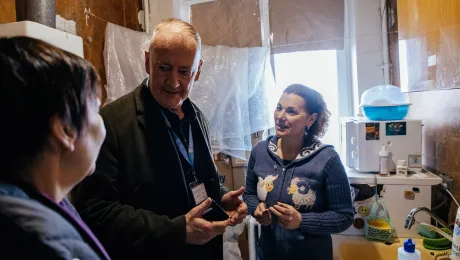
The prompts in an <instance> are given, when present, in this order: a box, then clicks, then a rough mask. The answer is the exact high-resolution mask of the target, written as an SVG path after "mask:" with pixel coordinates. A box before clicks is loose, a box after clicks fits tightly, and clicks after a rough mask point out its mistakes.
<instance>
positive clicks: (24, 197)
mask: <svg viewBox="0 0 460 260" xmlns="http://www.w3.org/2000/svg"><path fill="white" fill-rule="evenodd" d="M98 89H99V78H98V75H97V73H96V71H95V69H94V67H93V66H92V65H91V64H90V63H89V62H87V61H85V60H84V59H82V58H79V57H77V56H75V55H73V54H70V53H68V52H65V51H62V50H60V49H58V48H56V47H53V46H51V45H50V44H47V43H45V42H42V41H40V40H36V39H32V38H28V37H14V38H0V118H1V119H2V126H1V127H0V139H1V142H0V149H1V151H2V152H1V154H2V160H1V162H0V247H1V250H0V258H1V259H109V256H108V255H107V253H106V251H105V250H104V248H103V247H102V246H101V244H100V243H99V241H98V240H97V238H96V237H95V236H94V235H93V233H92V232H91V231H90V230H89V228H88V227H87V226H86V225H85V224H84V223H83V221H82V220H81V219H80V217H79V215H78V214H77V212H76V211H75V209H74V207H73V206H72V205H71V204H70V202H69V201H68V200H67V199H66V196H67V194H68V193H69V191H70V190H71V189H72V188H73V187H74V186H75V185H77V184H78V183H79V182H80V181H81V180H82V179H83V178H85V177H86V176H87V175H88V174H91V173H92V172H93V171H94V167H95V161H96V158H97V156H98V154H99V150H100V148H101V145H102V142H103V140H104V138H105V127H104V124H103V122H102V119H101V118H100V116H99V114H98V112H99V106H100V101H99V97H98V95H99V93H98Z"/></svg>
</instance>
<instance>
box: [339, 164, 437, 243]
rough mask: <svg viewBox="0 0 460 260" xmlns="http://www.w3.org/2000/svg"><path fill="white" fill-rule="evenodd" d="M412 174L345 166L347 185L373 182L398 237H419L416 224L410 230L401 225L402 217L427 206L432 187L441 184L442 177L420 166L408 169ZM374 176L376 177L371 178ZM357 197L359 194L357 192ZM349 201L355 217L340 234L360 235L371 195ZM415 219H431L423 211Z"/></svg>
mask: <svg viewBox="0 0 460 260" xmlns="http://www.w3.org/2000/svg"><path fill="white" fill-rule="evenodd" d="M411 170H412V171H413V172H414V173H413V174H411V175H410V176H408V177H407V176H396V175H391V176H383V177H382V176H378V175H374V174H367V173H359V172H357V171H356V170H355V169H350V168H347V169H346V171H347V176H348V181H349V182H350V184H351V186H352V187H353V186H355V187H356V185H365V186H364V188H365V187H366V186H369V187H371V188H372V189H373V187H375V185H374V184H375V182H376V181H377V187H378V189H377V192H378V195H380V196H381V197H382V198H383V200H384V201H385V206H386V208H387V210H388V214H389V215H390V219H391V222H392V224H393V226H394V228H395V231H396V236H397V237H400V238H406V237H412V238H414V237H419V235H418V234H417V225H414V226H413V227H412V228H411V229H410V230H407V229H405V228H404V224H405V221H406V217H407V215H408V214H409V211H410V210H411V209H413V208H416V207H426V208H428V209H431V189H432V186H434V185H437V184H441V183H442V179H441V178H440V177H438V176H436V175H435V174H433V173H431V172H428V171H422V169H421V168H420V169H411ZM374 178H376V179H374ZM358 196H359V194H358ZM359 198H360V199H358V197H357V198H356V199H355V201H354V202H353V207H354V209H355V216H354V221H353V225H351V226H350V227H349V228H348V229H347V230H346V231H345V232H343V233H341V234H342V235H351V236H364V226H362V225H361V224H364V219H365V217H366V214H367V212H370V208H371V206H372V203H373V202H374V199H375V198H374V196H365V197H363V196H359ZM417 220H420V221H422V222H425V223H431V218H430V216H429V215H428V214H426V213H425V212H420V213H418V214H417Z"/></svg>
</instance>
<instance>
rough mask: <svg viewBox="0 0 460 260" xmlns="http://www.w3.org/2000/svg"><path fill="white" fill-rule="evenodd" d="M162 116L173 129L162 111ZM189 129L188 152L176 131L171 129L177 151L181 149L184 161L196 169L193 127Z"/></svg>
mask: <svg viewBox="0 0 460 260" xmlns="http://www.w3.org/2000/svg"><path fill="white" fill-rule="evenodd" d="M161 114H162V115H163V118H164V119H165V121H166V124H167V125H168V127H169V129H171V124H170V123H169V120H168V118H166V115H165V113H164V112H163V110H161ZM188 129H189V131H188V135H189V139H188V151H187V150H186V149H185V146H184V144H183V143H182V141H181V140H180V138H179V136H177V134H176V133H174V131H172V129H171V132H172V134H173V137H174V142H175V143H176V146H177V149H179V152H180V153H181V154H182V156H183V157H184V159H185V160H186V161H187V162H188V163H189V164H190V166H192V168H194V160H195V156H194V152H193V137H192V127H191V126H190V125H189V126H188Z"/></svg>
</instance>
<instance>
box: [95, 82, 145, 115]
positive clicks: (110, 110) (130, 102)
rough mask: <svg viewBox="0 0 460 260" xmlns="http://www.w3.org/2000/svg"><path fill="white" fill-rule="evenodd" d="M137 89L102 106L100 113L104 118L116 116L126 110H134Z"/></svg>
mask: <svg viewBox="0 0 460 260" xmlns="http://www.w3.org/2000/svg"><path fill="white" fill-rule="evenodd" d="M138 88H139V87H138ZM138 88H136V89H134V90H133V91H131V92H129V93H128V94H126V95H124V96H122V97H120V98H118V99H116V100H114V101H112V102H110V103H108V104H106V105H104V106H103V107H102V108H101V111H100V113H101V114H102V115H104V116H107V117H111V116H117V114H118V115H119V114H120V112H122V111H125V110H128V109H129V108H133V109H134V108H135V95H136V91H138Z"/></svg>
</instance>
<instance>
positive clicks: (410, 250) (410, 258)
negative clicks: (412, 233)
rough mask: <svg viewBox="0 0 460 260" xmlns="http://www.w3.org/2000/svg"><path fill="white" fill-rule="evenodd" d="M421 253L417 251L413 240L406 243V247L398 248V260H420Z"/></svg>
mask: <svg viewBox="0 0 460 260" xmlns="http://www.w3.org/2000/svg"><path fill="white" fill-rule="evenodd" d="M420 259H421V256H420V251H418V250H417V249H415V243H414V242H413V241H412V239H410V238H409V239H407V240H406V241H404V246H402V247H400V248H398V260H420Z"/></svg>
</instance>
